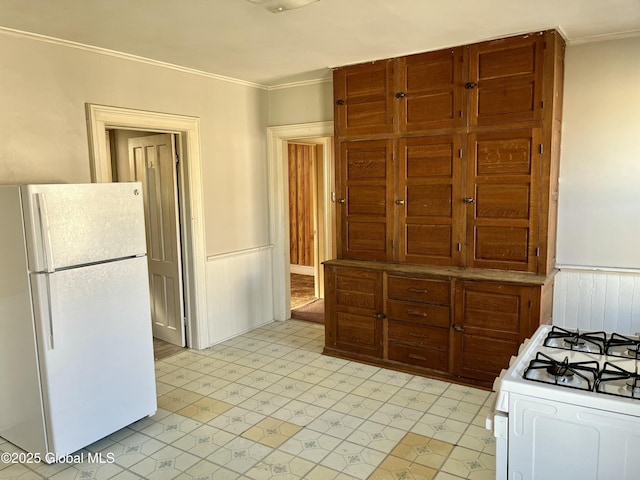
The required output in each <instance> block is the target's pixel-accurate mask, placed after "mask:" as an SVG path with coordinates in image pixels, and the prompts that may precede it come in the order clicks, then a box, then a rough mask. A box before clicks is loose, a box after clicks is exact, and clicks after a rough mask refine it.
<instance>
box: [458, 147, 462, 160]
mask: <svg viewBox="0 0 640 480" xmlns="http://www.w3.org/2000/svg"><path fill="white" fill-rule="evenodd" d="M458 158H462V149H461V148H460V149H459V150H458Z"/></svg>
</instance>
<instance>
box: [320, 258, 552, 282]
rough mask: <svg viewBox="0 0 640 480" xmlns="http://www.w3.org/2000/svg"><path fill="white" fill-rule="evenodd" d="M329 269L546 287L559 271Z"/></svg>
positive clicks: (369, 265)
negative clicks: (541, 273)
mask: <svg viewBox="0 0 640 480" xmlns="http://www.w3.org/2000/svg"><path fill="white" fill-rule="evenodd" d="M323 265H325V266H328V267H343V268H345V267H347V268H348V267H351V268H362V269H366V270H373V271H385V272H387V273H390V274H396V273H397V274H404V275H407V274H408V275H430V276H433V277H439V278H443V279H445V278H446V279H449V280H451V279H456V280H476V281H485V282H500V283H516V284H520V285H531V286H536V285H544V284H546V283H547V282H549V281H550V280H551V279H552V278H553V277H554V275H555V274H556V272H557V270H553V271H552V272H551V273H550V274H549V275H546V276H545V275H535V274H531V273H522V272H510V271H504V270H488V269H478V268H462V267H442V266H435V265H414V264H406V263H392V262H377V261H370V260H366V261H365V260H340V259H333V260H327V261H325V262H323Z"/></svg>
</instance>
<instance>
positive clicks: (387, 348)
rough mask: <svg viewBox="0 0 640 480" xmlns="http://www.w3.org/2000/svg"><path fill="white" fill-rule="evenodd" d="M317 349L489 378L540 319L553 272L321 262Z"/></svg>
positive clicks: (467, 378)
mask: <svg viewBox="0 0 640 480" xmlns="http://www.w3.org/2000/svg"><path fill="white" fill-rule="evenodd" d="M324 265H325V282H326V283H325V292H327V294H326V297H325V313H326V318H327V319H326V324H325V335H326V339H325V340H326V341H325V350H324V352H325V353H326V354H329V355H335V356H339V357H345V358H352V359H355V360H360V361H364V362H368V363H373V364H377V365H382V366H385V367H390V368H395V369H400V370H404V371H409V372H417V373H426V374H430V375H434V376H438V377H443V378H449V379H454V380H459V381H462V382H467V383H474V384H477V385H483V386H490V384H491V382H492V381H493V379H494V378H495V377H496V376H497V375H498V374H499V373H500V370H502V369H503V368H506V367H507V366H508V364H509V358H511V356H512V355H515V354H516V353H517V351H518V346H519V345H520V343H521V342H522V340H523V339H524V338H526V337H528V336H530V335H531V334H532V333H533V332H534V331H535V329H536V328H537V327H538V326H539V325H540V324H548V323H550V322H551V307H552V305H551V303H552V292H553V275H551V276H540V275H526V274H522V273H513V272H499V271H489V270H478V269H460V268H458V267H427V266H418V265H401V264H396V263H386V262H366V261H357V260H330V261H328V262H325V264H324Z"/></svg>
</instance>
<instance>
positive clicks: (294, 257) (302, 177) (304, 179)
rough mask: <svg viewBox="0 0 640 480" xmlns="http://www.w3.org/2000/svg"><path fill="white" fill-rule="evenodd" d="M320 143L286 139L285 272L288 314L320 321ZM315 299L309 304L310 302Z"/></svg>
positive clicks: (299, 318)
mask: <svg viewBox="0 0 640 480" xmlns="http://www.w3.org/2000/svg"><path fill="white" fill-rule="evenodd" d="M321 150H322V145H318V144H315V143H313V140H310V141H306V142H302V141H289V142H287V157H288V167H289V262H290V265H289V272H290V284H291V289H290V292H291V297H290V302H291V318H294V319H296V320H308V321H314V322H316V323H323V322H324V315H323V313H324V305H323V300H322V298H321V294H320V288H319V278H318V277H319V269H317V268H316V266H317V265H318V260H319V258H321V257H322V255H321V254H320V248H319V243H320V241H319V240H320V239H319V238H318V235H317V232H318V225H319V224H321V223H322V219H321V218H318V208H316V207H317V204H318V198H317V192H318V190H320V191H321V190H322V187H321V186H319V185H318V183H319V182H318V180H321V179H322V170H321V169H319V170H318V167H319V166H322V155H321V154H322V151H321ZM312 303H315V304H316V305H313V308H312V306H311V305H310V304H312Z"/></svg>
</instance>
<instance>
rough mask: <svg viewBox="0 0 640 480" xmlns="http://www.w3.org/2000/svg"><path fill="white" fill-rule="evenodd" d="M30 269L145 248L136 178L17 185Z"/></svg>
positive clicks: (85, 262) (133, 252)
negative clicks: (87, 182) (20, 199)
mask: <svg viewBox="0 0 640 480" xmlns="http://www.w3.org/2000/svg"><path fill="white" fill-rule="evenodd" d="M20 192H21V195H22V203H23V210H24V216H25V233H26V237H27V246H28V252H29V255H28V257H29V270H30V271H31V272H53V271H56V270H59V269H61V268H67V267H74V266H79V265H88V264H92V263H98V262H102V261H106V260H112V259H116V258H124V257H130V256H135V255H141V254H144V253H146V250H147V247H146V241H145V228H144V210H143V209H144V207H143V204H142V186H141V185H140V183H137V182H132V183H90V184H75V185H63V184H61V185H23V186H21V187H20Z"/></svg>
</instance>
